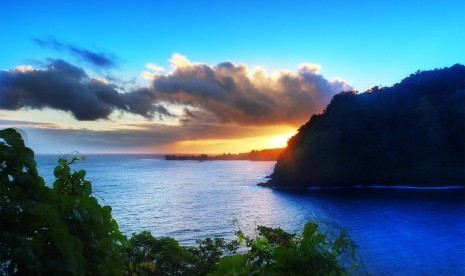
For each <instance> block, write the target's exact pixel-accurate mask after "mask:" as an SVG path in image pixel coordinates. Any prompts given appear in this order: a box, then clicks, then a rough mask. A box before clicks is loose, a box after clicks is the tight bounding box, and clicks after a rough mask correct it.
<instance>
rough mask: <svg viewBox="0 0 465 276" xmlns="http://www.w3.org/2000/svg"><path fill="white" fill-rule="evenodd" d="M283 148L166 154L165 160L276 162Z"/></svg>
mask: <svg viewBox="0 0 465 276" xmlns="http://www.w3.org/2000/svg"><path fill="white" fill-rule="evenodd" d="M283 150H284V149H283V148H277V149H264V150H252V151H250V152H245V153H237V154H231V153H223V154H218V155H208V154H178V155H176V154H166V155H165V160H170V161H172V160H181V161H183V160H195V161H199V162H203V161H214V160H250V161H276V160H277V159H278V157H279V155H280V154H281V153H282V151H283Z"/></svg>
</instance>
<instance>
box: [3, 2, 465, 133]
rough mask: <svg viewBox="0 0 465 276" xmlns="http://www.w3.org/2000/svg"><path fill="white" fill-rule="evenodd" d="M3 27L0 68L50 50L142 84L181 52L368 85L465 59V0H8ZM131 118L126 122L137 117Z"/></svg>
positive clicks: (37, 61)
mask: <svg viewBox="0 0 465 276" xmlns="http://www.w3.org/2000/svg"><path fill="white" fill-rule="evenodd" d="M0 26H2V27H1V28H2V30H1V32H0V42H1V43H0V69H3V70H11V69H14V68H15V67H17V66H18V65H32V66H33V67H41V66H42V67H43V66H44V63H46V62H47V59H48V58H50V59H58V58H59V59H63V60H65V61H67V62H69V63H70V64H73V65H75V66H77V67H79V68H82V69H83V70H85V72H86V73H87V74H88V75H89V76H90V75H92V76H96V77H106V76H108V75H111V76H115V77H118V78H119V79H122V80H131V79H134V78H136V79H137V82H138V83H139V84H141V83H142V84H143V83H144V82H143V80H140V79H141V73H142V72H143V71H144V70H147V68H146V64H148V63H152V64H156V65H158V66H161V67H164V68H166V71H169V68H172V67H173V64H172V62H170V61H169V60H170V59H171V57H172V55H173V54H175V53H179V54H181V55H184V56H187V58H188V59H189V60H190V61H192V62H200V63H204V64H207V65H209V66H214V65H216V64H219V63H222V62H225V61H233V62H234V63H235V64H245V65H247V66H249V68H253V66H261V67H263V68H264V69H265V70H266V71H267V72H268V73H271V72H273V71H277V70H283V69H287V70H291V71H293V72H297V71H298V69H297V68H298V67H299V66H300V64H302V63H313V64H318V65H321V66H322V69H321V70H319V71H318V74H321V75H322V76H323V77H324V78H326V79H327V80H332V79H333V78H335V77H339V78H342V79H343V80H345V81H346V82H347V84H348V85H350V86H351V87H354V88H355V89H357V90H360V91H364V90H366V89H368V88H369V87H371V86H373V85H383V86H390V85H392V84H394V83H396V82H399V81H400V80H401V79H402V78H404V77H406V76H408V75H409V74H411V73H413V72H415V71H416V70H428V69H433V68H441V67H446V66H451V65H453V64H455V63H462V64H463V63H465V1H463V0H460V1H447V3H446V2H445V1H432V0H426V1H398V0H396V1H82V0H81V1H6V0H0ZM34 38H35V39H43V40H49V39H55V40H56V41H59V42H60V43H63V44H66V45H71V46H70V47H77V48H76V49H85V50H88V51H91V52H95V53H105V54H106V55H107V56H111V57H114V58H115V63H116V64H117V66H116V67H114V68H103V69H102V68H95V67H92V66H89V64H86V63H85V61H83V59H82V58H78V57H77V56H76V55H72V54H71V53H70V51H64V50H61V51H57V49H53V47H41V46H40V45H38V43H36V42H34V40H33V39H34ZM175 108H176V107H175ZM179 108H182V107H179V106H178V109H179ZM15 112H16V113H12V112H10V111H8V112H3V113H1V110H0V117H1V116H3V117H4V119H9V120H22V121H29V120H28V119H31V118H33V117H34V118H36V119H37V120H36V121H40V123H45V122H46V123H57V124H58V123H60V124H61V125H60V127H74V128H89V129H93V130H96V129H99V128H104V127H103V126H102V127H100V126H99V125H98V124H103V122H104V123H106V124H108V123H110V124H113V125H112V126H113V128H114V129H115V128H118V126H119V125H121V123H120V122H121V120H122V119H121V116H120V117H118V118H110V119H111V120H110V122H109V121H108V120H107V121H105V120H104V121H98V122H81V121H78V120H76V118H73V116H71V115H69V113H66V114H68V115H64V116H65V117H66V116H68V117H66V119H63V120H61V119H56V120H55V119H53V118H57V117H60V116H56V114H55V113H53V112H54V111H53V110H52V111H50V110H48V109H40V110H39V111H34V112H35V113H34V112H32V113H31V112H29V111H24V110H19V111H15ZM28 112H29V113H28ZM306 116H307V115H306ZM7 117H8V118H7ZM124 118H125V120H126V121H125V123H127V121H131V122H132V121H133V120H132V118H130V116H129V117H128V116H126V117H124ZM0 119H1V118H0ZM134 120H135V121H137V120H138V119H134ZM233 121H234V120H233ZM151 122H153V120H152V121H151ZM165 122H166V121H165ZM303 122H304V121H303ZM303 122H302V123H303ZM144 123H147V121H144ZM157 123H160V122H157ZM240 123H243V122H240ZM280 124H281V125H285V123H283V122H280ZM273 125H276V123H273ZM290 125H292V126H293V127H295V125H296V123H293V124H290ZM260 127H263V125H260ZM106 130H107V129H106ZM280 131H281V132H283V131H284V130H283V129H281V130H280ZM290 131H291V130H290V129H286V130H285V131H284V132H286V133H289V132H290ZM283 135H284V134H283ZM221 139H229V138H228V137H222V138H221Z"/></svg>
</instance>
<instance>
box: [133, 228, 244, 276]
mask: <svg viewBox="0 0 465 276" xmlns="http://www.w3.org/2000/svg"><path fill="white" fill-rule="evenodd" d="M236 249H237V245H236V243H235V242H232V243H226V242H225V241H224V239H222V238H214V239H212V238H206V239H204V240H197V246H180V245H179V243H178V242H177V241H176V240H175V239H173V238H169V237H163V238H158V239H157V238H155V237H153V236H152V235H151V233H150V232H148V231H143V232H141V233H138V234H133V236H132V237H131V239H129V242H128V244H127V246H126V247H125V249H124V254H125V258H126V262H127V264H128V271H129V273H130V274H136V275H206V274H207V273H209V272H212V271H214V270H215V269H216V266H217V263H218V261H219V259H220V257H221V256H222V255H223V254H224V252H229V253H233V252H235V250H236Z"/></svg>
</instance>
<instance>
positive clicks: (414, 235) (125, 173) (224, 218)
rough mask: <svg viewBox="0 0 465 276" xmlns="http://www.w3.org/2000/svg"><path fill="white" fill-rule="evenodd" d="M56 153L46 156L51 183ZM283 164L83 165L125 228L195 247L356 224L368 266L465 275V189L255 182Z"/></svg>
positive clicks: (44, 168) (384, 271) (44, 167)
mask: <svg viewBox="0 0 465 276" xmlns="http://www.w3.org/2000/svg"><path fill="white" fill-rule="evenodd" d="M57 158H58V156H56V155H38V156H37V158H36V159H37V161H38V167H39V171H40V173H41V175H43V176H44V178H45V180H46V182H47V183H52V182H53V167H54V166H55V164H56V161H57ZM274 164H275V162H252V161H208V162H198V161H165V160H163V159H162V158H160V157H159V156H151V155H88V156H87V161H86V162H84V163H79V164H76V166H75V168H76V169H80V168H84V169H85V170H86V171H87V178H88V179H89V180H90V181H92V184H93V192H94V196H96V197H97V198H98V200H99V202H100V203H101V204H105V205H110V206H112V208H113V216H114V217H115V218H116V220H117V221H118V223H119V226H120V228H121V230H122V231H123V232H124V233H125V234H127V235H130V234H131V233H133V232H139V231H142V230H150V231H151V232H152V234H153V235H155V236H172V237H175V238H176V239H178V240H179V241H180V242H181V243H182V244H186V245H189V244H193V243H195V240H196V239H199V238H205V237H207V236H210V237H212V236H218V237H224V238H226V239H232V238H234V232H235V230H237V228H236V226H234V225H233V224H232V220H234V219H236V220H237V221H238V222H239V225H240V227H241V229H243V230H245V232H248V233H249V234H251V235H253V234H254V232H253V229H254V228H255V226H256V225H260V224H263V225H267V226H273V227H281V228H283V229H285V230H287V231H291V232H298V231H301V230H302V227H303V225H304V224H305V222H306V221H309V220H316V221H318V222H320V223H321V224H322V225H324V226H325V227H327V228H328V229H329V230H330V231H334V232H336V233H337V231H339V230H340V229H346V230H348V232H349V234H350V236H351V237H352V239H353V240H354V241H355V243H356V244H357V245H358V247H359V249H358V257H359V259H360V260H361V261H362V269H363V270H366V271H367V272H368V273H371V274H373V275H465V190H464V189H448V190H406V189H368V190H367V189H354V190H309V191H305V192H302V191H299V192H296V191H282V190H274V189H269V188H262V187H258V186H256V184H257V183H259V182H263V181H266V176H267V175H269V174H270V173H271V172H272V170H273V166H274Z"/></svg>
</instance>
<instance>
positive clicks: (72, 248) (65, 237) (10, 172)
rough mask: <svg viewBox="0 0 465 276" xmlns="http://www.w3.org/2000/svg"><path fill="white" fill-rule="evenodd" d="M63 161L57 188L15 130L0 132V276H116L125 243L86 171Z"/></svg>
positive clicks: (76, 159) (58, 175)
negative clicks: (41, 173)
mask: <svg viewBox="0 0 465 276" xmlns="http://www.w3.org/2000/svg"><path fill="white" fill-rule="evenodd" d="M78 160H79V159H78V158H76V157H74V158H73V159H72V160H71V161H67V160H66V159H65V158H60V159H59V161H58V166H57V167H56V168H55V170H54V173H55V177H56V180H55V183H54V185H53V186H54V188H49V187H47V186H45V183H44V180H43V179H42V178H41V177H40V176H39V175H38V172H37V168H36V162H35V161H34V153H33V151H32V150H31V149H29V148H27V147H25V145H24V142H23V140H22V138H21V136H20V135H19V134H18V133H17V132H16V131H15V130H14V129H5V130H0V189H1V190H0V272H1V274H5V275H12V274H39V273H40V274H57V273H59V274H71V275H83V274H114V273H118V272H119V271H120V269H121V268H122V266H121V262H120V260H119V256H120V252H119V249H120V247H121V245H122V244H123V243H124V241H125V237H124V236H123V235H122V234H121V233H120V231H119V229H118V225H117V224H116V221H115V220H114V219H113V218H112V216H111V208H110V207H109V206H104V207H102V206H100V205H99V204H98V202H97V200H96V199H95V198H94V197H92V196H91V184H90V182H88V181H86V180H85V179H84V177H85V171H83V170H81V171H78V172H76V171H73V170H72V169H71V168H70V165H71V164H73V163H74V162H76V161H78Z"/></svg>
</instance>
